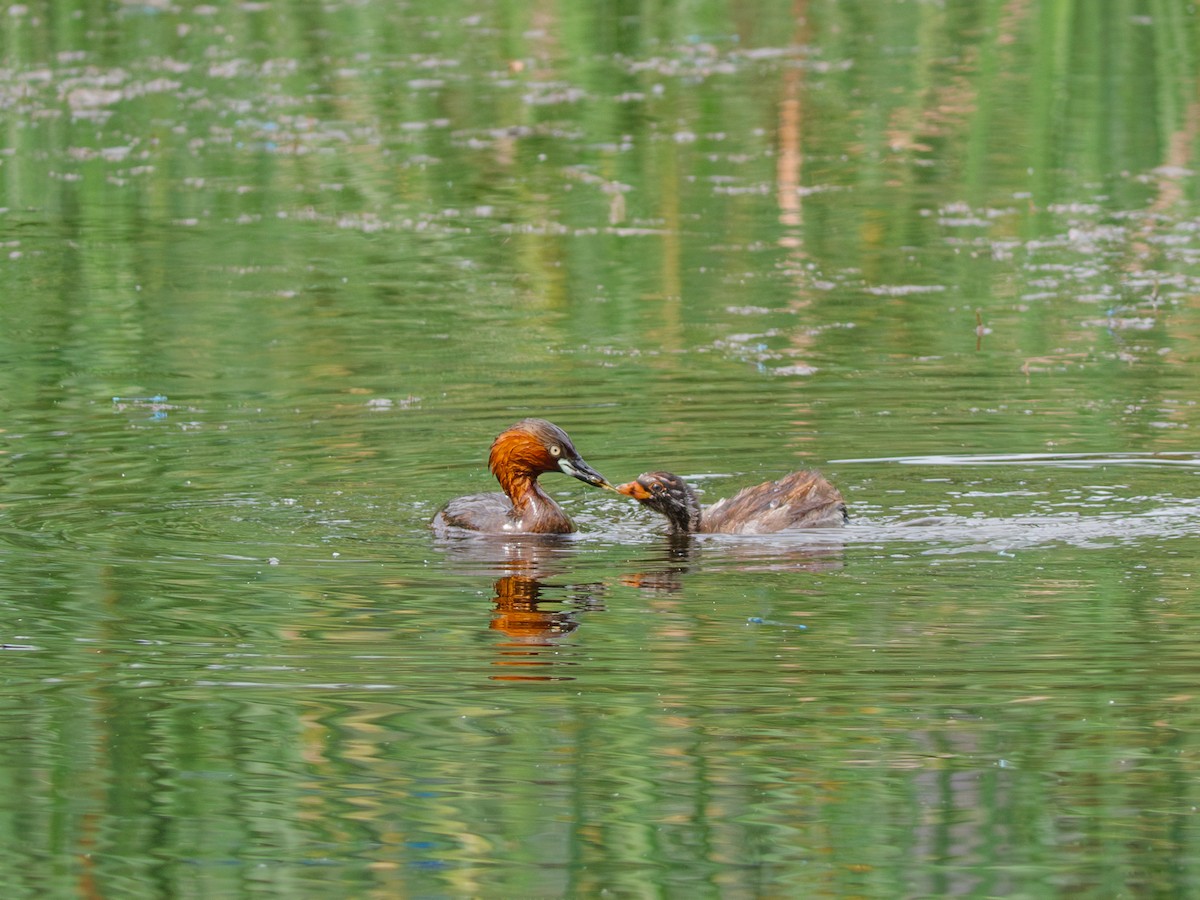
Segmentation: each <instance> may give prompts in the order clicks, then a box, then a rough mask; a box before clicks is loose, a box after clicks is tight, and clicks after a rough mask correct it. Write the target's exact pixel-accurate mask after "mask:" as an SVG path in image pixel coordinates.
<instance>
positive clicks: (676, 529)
mask: <svg viewBox="0 0 1200 900" xmlns="http://www.w3.org/2000/svg"><path fill="white" fill-rule="evenodd" d="M617 490H618V491H619V492H620V493H622V494H625V495H626V496H627V497H632V498H633V499H635V500H637V501H638V502H639V503H641V504H642V505H643V506H647V507H649V508H650V509H652V510H654V511H655V512H659V513H662V514H663V515H664V516H666V517H667V522H668V523H669V525H670V531H671V533H672V534H694V533H697V532H706V533H721V534H770V533H771V532H775V531H783V530H785V529H788V528H825V527H831V526H836V525H844V524H845V523H846V521H847V519H848V516H847V515H846V503H845V501H843V500H842V495H841V494H840V493H839V492H838V489H837V488H835V487H834V486H833V485H832V484H830V483H829V482H828V481H826V480H825V479H824V478H822V477H821V475H819V474H818V473H816V472H809V471H803V472H793V473H792V474H790V475H785V476H784V477H783V478H780V479H779V480H778V481H767V482H764V483H763V484H759V485H755V486H754V487H748V488H746V489H745V490H742V491H739V492H738V493H737V494H735V495H734V496H733V497H731V498H729V499H727V500H718V501H717V502H716V503H714V504H713V505H712V506H709V507H701V505H700V499H699V498H698V497H697V496H696V492H695V491H694V490H693V489H692V487H691V485H689V484H688V483H687V482H686V481H684V480H683V479H682V478H680V477H679V476H678V475H673V474H671V473H670V472H646V473H644V474H642V475H639V476H638V478H637V481H630V482H629V483H628V484H622V485H619V486H618V487H617Z"/></svg>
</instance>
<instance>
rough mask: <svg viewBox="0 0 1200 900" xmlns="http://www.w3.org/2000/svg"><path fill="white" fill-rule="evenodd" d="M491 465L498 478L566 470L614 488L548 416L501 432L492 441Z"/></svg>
mask: <svg viewBox="0 0 1200 900" xmlns="http://www.w3.org/2000/svg"><path fill="white" fill-rule="evenodd" d="M488 468H489V469H491V470H492V474H493V475H495V476H496V477H497V478H500V473H501V472H507V473H510V474H511V473H516V472H521V473H525V474H528V475H531V476H533V477H534V478H536V477H537V476H538V475H541V474H542V473H544V472H563V473H565V474H567V475H570V476H571V477H572V478H578V479H579V480H580V481H582V482H584V484H591V485H595V486H596V487H602V488H608V489H609V490H612V489H613V486H612V485H611V484H609V483H608V480H607V479H606V478H605V477H604V476H603V475H601V474H600V473H599V472H597V471H596V470H595V469H593V468H592V467H591V466H589V465H588V464H587V463H586V462H584V460H583V457H582V456H580V455H579V451H578V450H576V449H575V445H574V444H572V443H571V439H570V438H569V437H567V433H566V432H565V431H563V430H562V429H561V428H559V427H558V426H557V425H555V424H554V423H553V422H547V421H546V420H545V419H522V420H521V421H520V422H517V424H515V425H513V426H512V427H510V428H508V429H507V430H505V431H503V432H501V433H500V434H499V435H498V436H497V438H496V440H494V441H492V452H491V453H490V454H489V455H488ZM501 481H502V482H503V479H502V478H501Z"/></svg>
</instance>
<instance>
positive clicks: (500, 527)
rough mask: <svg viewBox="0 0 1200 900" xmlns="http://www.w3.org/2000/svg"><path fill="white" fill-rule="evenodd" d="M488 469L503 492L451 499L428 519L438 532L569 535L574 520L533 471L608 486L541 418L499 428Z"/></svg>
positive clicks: (562, 434)
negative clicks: (544, 489)
mask: <svg viewBox="0 0 1200 900" xmlns="http://www.w3.org/2000/svg"><path fill="white" fill-rule="evenodd" d="M488 468H489V469H491V470H492V474H493V475H495V476H496V480H497V481H498V482H500V487H501V488H502V489H503V491H504V493H502V494H501V493H488V494H471V495H469V496H466V497H458V498H457V499H455V500H451V501H450V502H449V503H447V504H446V505H445V506H444V507H442V509H440V510H439V511H438V513H437V515H435V516H434V517H433V521H432V522H430V523H429V524H430V526H431V527H432V528H433V530H434V532H435V533H436V534H438V535H440V536H450V535H462V534H467V533H470V532H477V533H481V534H570V533H571V532H573V531H574V530H575V525H574V523H573V522H572V521H571V519H570V518H569V517H568V516H567V514H566V513H565V512H563V511H562V507H560V506H559V505H558V504H557V503H555V502H554V500H553V499H552V498H551V497H550V495H549V494H547V493H546V492H545V491H543V490H542V488H541V485H539V484H538V476H539V475H544V474H546V473H547V472H562V473H564V474H566V475H570V476H571V477H572V478H578V479H579V480H580V481H582V482H583V483H584V484H590V485H593V486H595V487H601V488H608V489H609V490H612V489H613V487H612V485H611V484H609V483H608V481H607V480H606V479H605V478H604V476H603V475H601V474H600V473H599V472H597V471H596V470H595V469H593V468H592V467H591V466H589V465H588V464H587V463H586V462H584V459H583V457H582V456H580V455H579V451H578V450H576V449H575V445H574V444H573V443H571V439H570V438H569V437H567V433H566V432H565V431H563V430H562V429H561V428H559V427H558V426H557V425H555V424H554V423H553V422H547V421H546V420H545V419H522V420H521V421H520V422H517V423H516V424H515V425H512V426H511V427H509V428H507V429H505V430H504V431H502V432H501V433H500V434H499V435H498V436H497V437H496V439H495V440H494V441H492V450H491V453H490V454H488Z"/></svg>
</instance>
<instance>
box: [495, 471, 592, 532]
mask: <svg viewBox="0 0 1200 900" xmlns="http://www.w3.org/2000/svg"><path fill="white" fill-rule="evenodd" d="M496 480H497V481H499V482H500V487H501V488H503V489H504V493H505V494H507V495H508V499H509V500H511V501H512V512H510V513H509V519H510V525H509V526H507V527H510V528H511V529H512V530H513V531H535V532H563V533H566V532H570V531H573V530H574V528H575V526H574V525H572V524H571V520H570V519H569V518H568V517H567V514H566V513H565V512H563V511H562V507H560V506H559V505H558V504H557V503H555V502H554V498H552V497H551V496H550V495H549V494H547V493H546V492H545V491H544V490H542V486H541V485H540V484H538V480H537V476H536V475H531V474H529V473H527V472H511V471H508V470H504V471H503V472H502V473H497V475H496Z"/></svg>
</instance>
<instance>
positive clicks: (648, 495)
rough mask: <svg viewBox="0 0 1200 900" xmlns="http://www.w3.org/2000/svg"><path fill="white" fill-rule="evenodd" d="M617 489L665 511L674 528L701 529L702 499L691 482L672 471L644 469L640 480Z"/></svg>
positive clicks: (653, 507)
mask: <svg viewBox="0 0 1200 900" xmlns="http://www.w3.org/2000/svg"><path fill="white" fill-rule="evenodd" d="M617 491H618V492H619V493H622V494H624V495H625V496H626V497H632V498H633V499H634V500H636V501H637V502H638V503H641V504H642V505H643V506H646V507H649V508H650V509H652V510H654V511H655V512H657V513H662V514H663V515H664V516H666V517H667V520H668V521H669V522H670V523H671V530H672V531H680V532H692V531H699V530H700V498H699V497H697V496H696V492H695V491H694V490H692V487H691V485H689V484H688V483H687V482H686V481H684V480H683V479H682V478H680V477H679V476H678V475H673V474H671V473H670V472H644V473H642V474H641V475H639V476H638V477H637V481H630V482H628V483H627V484H621V485H618V486H617Z"/></svg>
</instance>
